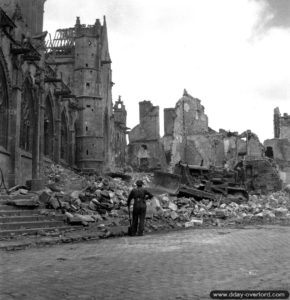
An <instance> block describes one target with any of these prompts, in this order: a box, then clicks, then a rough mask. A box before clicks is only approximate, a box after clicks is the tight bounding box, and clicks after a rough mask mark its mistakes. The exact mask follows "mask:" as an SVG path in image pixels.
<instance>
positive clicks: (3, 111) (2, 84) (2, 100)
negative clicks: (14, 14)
mask: <svg viewBox="0 0 290 300" xmlns="http://www.w3.org/2000/svg"><path fill="white" fill-rule="evenodd" d="M0 51H1V50H0ZM8 116H9V84H8V76H7V70H6V64H5V60H4V56H3V54H2V51H1V52H0V146H2V147H4V148H7V146H8V124H9V123H8V122H9V118H8Z"/></svg>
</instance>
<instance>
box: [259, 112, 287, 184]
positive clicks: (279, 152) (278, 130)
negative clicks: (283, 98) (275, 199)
mask: <svg viewBox="0 0 290 300" xmlns="http://www.w3.org/2000/svg"><path fill="white" fill-rule="evenodd" d="M264 147H265V154H266V156H268V157H270V158H271V159H274V161H275V162H276V163H277V165H278V166H279V172H280V177H281V179H282V181H283V183H284V184H289V183H290V115H288V114H287V113H284V114H283V116H282V115H281V114H280V111H279V108H278V107H276V108H275V109H274V139H268V140H266V141H265V142H264Z"/></svg>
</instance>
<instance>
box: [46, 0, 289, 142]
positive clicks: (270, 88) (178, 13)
mask: <svg viewBox="0 0 290 300" xmlns="http://www.w3.org/2000/svg"><path fill="white" fill-rule="evenodd" d="M103 15H106V19H107V26H108V35H109V47H110V55H111V59H112V62H113V63H112V70H113V81H114V82H115V85H114V87H113V100H114V101H115V100H117V97H118V95H121V96H122V99H123V101H124V102H125V105H126V108H127V111H128V122H127V125H128V127H130V128H133V127H134V126H136V125H137V124H138V123H139V119H138V118H139V104H138V103H139V101H143V100H150V101H151V102H152V103H153V104H154V105H159V106H160V128H161V134H162V135H163V109H164V108H166V107H174V106H175V103H176V102H177V101H178V99H179V98H181V96H182V94H183V89H184V88H186V89H187V91H188V93H189V94H191V95H192V96H193V97H196V98H199V99H201V102H202V104H203V105H204V107H205V113H206V114H207V115H208V118H209V126H210V127H212V128H213V129H215V130H218V129H219V128H223V129H225V130H231V131H239V132H240V133H241V132H242V131H244V130H246V129H251V130H252V131H253V132H255V133H256V134H258V136H259V137H260V140H261V142H263V141H264V140H265V139H267V138H272V137H273V109H274V108H275V107H276V106H279V108H280V112H281V113H284V112H286V113H288V114H290V101H289V100H290V58H289V56H290V55H289V54H290V1H289V0H239V1H237V0H235V1H233V0H218V1H217V0H73V1H72V0H47V2H46V4H45V18H44V21H45V22H44V30H48V31H49V32H50V33H51V35H52V37H53V36H54V32H55V30H56V29H58V28H68V27H73V26H74V24H75V20H76V16H80V17H81V23H83V24H94V22H95V19H97V18H99V19H101V20H102V18H103Z"/></svg>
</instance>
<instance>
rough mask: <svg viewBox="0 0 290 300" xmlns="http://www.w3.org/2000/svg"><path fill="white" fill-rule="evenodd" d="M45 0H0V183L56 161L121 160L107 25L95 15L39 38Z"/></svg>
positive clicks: (94, 163) (119, 113) (95, 167)
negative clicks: (51, 36)
mask: <svg viewBox="0 0 290 300" xmlns="http://www.w3.org/2000/svg"><path fill="white" fill-rule="evenodd" d="M44 3H45V0H37V1H35V0H9V1H8V0H0V45H1V48H0V167H1V170H2V173H3V175H4V179H5V182H6V185H8V186H14V185H16V184H24V183H25V182H26V181H27V180H32V181H31V183H32V187H33V188H34V189H38V188H40V187H41V186H42V183H43V180H42V179H43V170H44V168H45V166H46V165H49V164H51V163H61V164H63V165H66V166H70V167H74V168H76V169H78V170H81V171H84V172H99V173H101V172H102V171H104V170H107V169H114V168H115V167H116V166H117V167H122V166H123V165H124V164H125V149H126V130H127V127H126V114H127V113H126V109H125V106H124V103H123V101H122V100H121V98H119V100H118V101H117V102H116V103H115V105H113V101H112V87H113V82H112V70H111V59H110V55H109V46H108V37H107V26H106V20H105V18H104V20H103V24H101V22H100V21H99V20H98V19H97V20H96V22H95V24H93V25H89V26H87V25H83V24H81V22H80V19H79V18H77V21H76V24H75V26H74V27H71V28H67V29H60V30H58V31H57V33H56V35H55V38H54V39H53V40H51V41H50V42H48V43H47V42H45V39H46V33H43V12H44Z"/></svg>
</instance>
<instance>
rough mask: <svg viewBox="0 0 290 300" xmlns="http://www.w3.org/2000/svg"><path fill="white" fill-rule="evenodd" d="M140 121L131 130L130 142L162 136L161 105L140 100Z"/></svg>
mask: <svg viewBox="0 0 290 300" xmlns="http://www.w3.org/2000/svg"><path fill="white" fill-rule="evenodd" d="M139 113H140V114H139V116H140V120H139V121H140V123H139V125H137V126H135V127H134V128H133V129H132V130H131V131H130V132H129V142H134V141H141V140H146V141H147V140H158V139H159V138H160V134H159V131H160V127H159V126H160V125H159V106H153V105H152V103H151V102H150V101H146V100H144V101H142V102H139Z"/></svg>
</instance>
